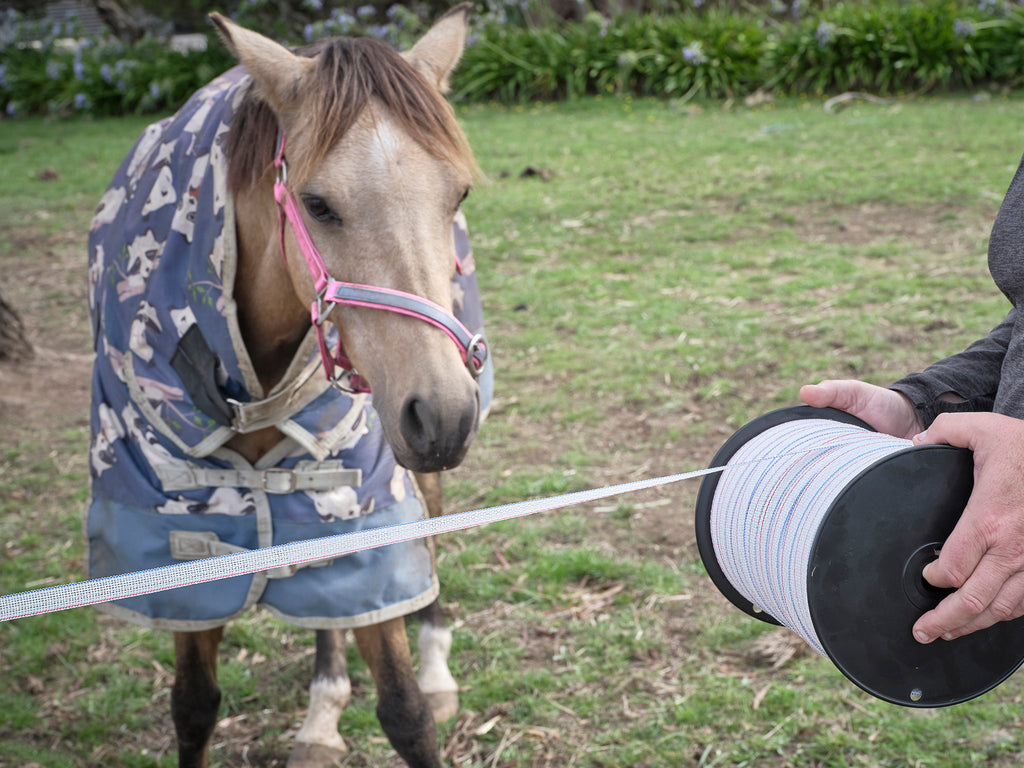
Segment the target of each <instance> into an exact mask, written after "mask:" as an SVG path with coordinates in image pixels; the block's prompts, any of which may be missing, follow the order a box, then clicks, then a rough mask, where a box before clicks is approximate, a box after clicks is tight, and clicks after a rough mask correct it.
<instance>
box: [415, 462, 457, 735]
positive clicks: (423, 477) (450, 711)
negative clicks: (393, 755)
mask: <svg viewBox="0 0 1024 768" xmlns="http://www.w3.org/2000/svg"><path fill="white" fill-rule="evenodd" d="M414 477H415V479H416V484H417V485H418V486H419V489H420V493H421V495H422V496H423V501H424V502H425V503H426V506H427V514H428V515H429V516H430V517H432V518H434V517H440V516H441V515H443V514H444V504H443V497H442V493H441V473H440V472H434V473H432V474H415V475H414ZM430 547H431V552H434V551H435V547H436V544H435V543H434V541H433V539H431V541H430ZM435 561H436V555H435ZM416 618H417V619H419V620H420V621H421V622H422V623H421V624H420V631H419V636H418V639H417V644H418V647H419V652H420V673H419V677H418V680H419V685H420V690H422V691H423V693H424V694H426V696H427V702H428V703H429V704H430V710H431V712H432V713H433V715H434V721H435V722H437V723H442V722H444V721H445V720H448V719H450V718H452V717H455V715H456V714H457V713H458V711H459V686H458V683H456V682H455V678H454V677H452V673H451V671H450V670H449V669H448V656H449V654H450V653H451V648H452V631H451V630H450V629H448V627H447V626H446V625H445V619H444V613H443V612H442V610H441V600H440V598H438V599H437V600H435V601H434V602H432V603H431V604H430V605H428V606H427V607H426V608H423V609H422V610H420V611H419V612H418V613H417V614H416Z"/></svg>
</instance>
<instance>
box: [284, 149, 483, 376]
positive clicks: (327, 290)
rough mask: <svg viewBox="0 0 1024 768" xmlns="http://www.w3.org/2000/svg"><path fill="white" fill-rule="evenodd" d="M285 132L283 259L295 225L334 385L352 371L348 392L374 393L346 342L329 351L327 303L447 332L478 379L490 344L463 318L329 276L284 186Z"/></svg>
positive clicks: (319, 340)
mask: <svg viewBox="0 0 1024 768" xmlns="http://www.w3.org/2000/svg"><path fill="white" fill-rule="evenodd" d="M284 145H285V139H284V133H283V132H282V133H279V134H278V142H277V153H276V155H275V157H274V167H275V168H276V169H277V176H276V178H275V180H274V199H275V200H276V201H277V206H278V219H279V223H280V226H279V229H280V239H281V257H282V258H286V255H285V246H284V227H285V222H286V221H287V222H288V223H289V224H291V227H292V233H293V234H294V235H295V240H296V241H297V242H298V244H299V250H300V251H301V252H302V256H303V258H304V259H305V260H306V266H307V267H308V268H309V272H310V275H311V276H312V277H313V288H314V290H315V291H316V300H315V301H314V302H313V303H312V305H311V307H310V314H311V318H312V322H313V325H314V327H315V328H316V333H317V346H318V348H319V350H320V359H321V361H322V362H323V366H324V373H325V374H326V375H327V378H328V379H330V380H331V381H333V382H335V383H338V382H339V380H340V379H341V376H335V375H334V371H335V368H337V367H340V368H344V369H346V370H349V371H351V373H352V376H351V386H350V387H348V388H349V389H352V390H353V391H357V392H369V391H370V389H369V387H368V386H367V385H366V384H365V383H364V381H363V380H362V379H361V378H360V377H359V375H358V374H356V373H355V371H352V366H351V362H350V361H349V359H348V357H347V356H346V355H345V353H344V351H343V350H342V348H341V340H340V339H339V340H338V350H337V352H336V353H335V354H334V355H333V356H332V355H331V353H330V351H329V350H328V348H327V341H326V339H325V338H324V331H323V323H324V321H325V320H326V319H327V316H328V315H329V314H330V307H326V306H325V304H344V305H347V306H353V307H368V308H372V309H383V310H387V311H389V312H396V313H398V314H401V315H406V316H407V317H412V318H415V319H417V320H422V321H423V322H426V323H429V324H430V325H432V326H434V327H435V328H438V329H440V330H442V331H444V332H445V333H446V334H447V335H448V337H449V338H450V339H451V340H452V341H453V342H455V346H456V347H458V348H459V354H460V355H461V356H462V361H463V362H464V363H465V364H466V368H467V369H468V370H469V372H470V374H471V375H472V376H473V378H477V377H478V376H479V375H480V373H481V372H482V371H483V369H484V366H485V365H486V364H487V345H486V344H485V343H484V340H483V337H482V336H481V335H480V334H475V335H474V334H472V333H470V331H469V329H467V328H466V326H465V325H463V324H462V323H461V322H459V319H458V318H457V317H455V316H454V315H453V314H452V313H451V312H449V311H447V310H445V309H444V308H442V307H441V306H439V305H437V304H435V303H434V302H432V301H429V300H427V299H424V298H421V297H419V296H414V295H413V294H411V293H406V292H404V291H396V290H393V289H390V288H379V287H376V286H371V285H361V284H357V283H342V282H340V281H338V280H335V279H334V278H332V277H331V276H330V275H329V274H328V273H327V265H326V264H324V260H323V257H322V256H321V255H320V251H318V250H317V247H316V245H315V244H314V243H313V239H312V238H311V237H310V236H309V231H308V230H307V229H306V224H305V222H303V220H302V216H301V214H300V213H299V208H298V206H297V205H296V204H295V198H294V197H293V196H292V194H291V193H290V192H289V191H288V187H287V186H285V182H286V181H287V180H288V164H287V163H286V162H285V158H284ZM456 269H457V271H458V272H460V273H461V272H462V265H461V263H459V261H458V257H456Z"/></svg>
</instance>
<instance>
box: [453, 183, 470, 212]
mask: <svg viewBox="0 0 1024 768" xmlns="http://www.w3.org/2000/svg"><path fill="white" fill-rule="evenodd" d="M470 189H471V188H470V187H466V188H465V189H464V190H463V192H462V197H460V198H459V202H457V203H456V204H455V210H456V211H457V210H459V209H460V208H461V207H462V204H463V203H464V202H466V198H467V197H469V190H470Z"/></svg>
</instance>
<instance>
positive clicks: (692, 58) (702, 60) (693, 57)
mask: <svg viewBox="0 0 1024 768" xmlns="http://www.w3.org/2000/svg"><path fill="white" fill-rule="evenodd" d="M683 60H684V61H685V62H686V63H687V64H689V65H690V66H694V67H697V66H700V65H701V64H707V62H708V57H707V56H705V55H704V51H702V50H701V46H700V42H699V41H694V42H692V43H690V44H689V45H687V46H686V47H685V48H683Z"/></svg>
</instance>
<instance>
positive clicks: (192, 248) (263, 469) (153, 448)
mask: <svg viewBox="0 0 1024 768" xmlns="http://www.w3.org/2000/svg"><path fill="white" fill-rule="evenodd" d="M250 86H251V78H250V77H249V75H248V74H247V72H246V71H245V69H244V68H241V67H236V68H235V69H232V70H230V71H229V72H227V73H225V74H224V75H222V76H221V77H219V78H217V79H216V80H214V81H212V82H211V83H210V84H209V85H207V86H206V87H204V88H203V89H201V90H199V91H198V92H196V94H195V95H194V96H193V97H192V98H191V99H190V100H189V101H188V103H187V104H185V106H183V107H182V109H181V110H180V111H179V112H178V113H177V114H175V115H173V116H171V117H168V118H166V119H164V120H161V121H159V122H157V123H154V124H153V125H150V126H149V127H148V128H146V129H145V131H144V132H143V134H142V136H141V137H140V138H139V140H138V142H137V143H136V145H135V147H133V149H132V150H131V151H130V153H129V154H128V156H127V157H126V158H125V161H124V163H123V164H122V165H121V167H120V168H119V169H118V171H117V172H116V173H115V175H114V178H113V180H112V182H111V184H110V187H109V188H108V189H107V191H106V192H105V193H104V195H103V198H102V200H101V201H100V205H99V208H98V209H97V211H96V214H95V216H94V217H93V220H92V224H91V226H90V233H89V286H88V287H89V308H90V318H91V320H92V328H93V330H94V333H95V336H94V343H95V349H96V357H95V362H94V366H93V386H92V406H91V430H90V431H91V438H90V451H89V467H90V475H91V485H90V497H89V502H88V507H87V511H86V521H85V529H86V535H87V538H88V558H89V575H90V577H91V578H105V577H108V576H115V575H118V574H123V573H129V572H134V571H140V570H147V569H151V568H159V567H162V566H166V565H173V564H175V563H179V564H180V561H181V558H180V557H176V555H181V554H182V552H185V551H191V552H193V554H194V555H195V556H199V557H204V556H207V555H212V554H215V553H216V552H220V551H228V550H229V549H230V550H231V551H235V549H232V548H236V549H238V550H246V551H250V550H256V549H259V548H262V547H268V546H277V545H288V544H291V543H293V542H298V541H305V540H308V539H315V538H321V537H324V536H333V535H343V534H347V533H355V532H359V531H363V530H367V529H371V528H376V527H379V526H387V525H400V524H403V523H407V522H415V521H421V520H423V519H425V518H426V510H425V508H424V506H423V504H421V502H420V500H419V498H418V496H417V492H416V489H415V486H414V484H413V481H412V478H411V477H410V475H409V473H408V472H407V471H406V470H405V469H404V468H402V467H400V466H398V465H397V463H396V462H395V459H394V455H393V454H392V452H391V449H390V447H389V446H388V444H387V441H386V440H385V439H384V435H383V431H382V429H381V427H380V420H379V419H378V418H377V416H376V414H375V412H374V410H373V404H372V399H371V397H370V396H369V395H367V394H354V393H352V392H345V391H341V390H340V389H339V388H337V387H333V386H331V383H330V382H329V381H327V380H326V379H325V377H323V376H321V375H317V374H318V373H319V370H318V369H319V368H320V366H321V364H322V363H321V360H320V355H319V354H318V340H317V335H318V334H317V333H316V332H315V331H314V330H313V329H311V330H310V332H309V333H308V334H307V336H306V338H305V340H304V341H303V343H302V345H301V346H300V349H299V351H298V352H297V354H296V356H295V359H294V360H293V361H292V362H291V364H290V365H289V367H288V370H287V372H286V373H285V376H284V378H283V379H282V382H281V384H279V385H278V387H277V388H275V390H273V391H271V392H265V391H264V390H263V388H262V387H261V385H260V383H259V379H258V377H257V376H256V374H255V369H254V366H253V364H252V362H251V360H250V358H249V354H248V351H247V349H246V347H245V343H244V341H243V339H242V334H241V330H240V327H239V324H238V319H237V305H236V302H235V298H234V290H235V273H236V270H237V260H238V255H237V253H236V243H235V216H234V200H233V197H232V195H231V194H230V192H229V189H228V186H227V158H226V157H225V156H224V152H223V149H222V147H223V145H224V142H225V139H226V136H227V133H228V131H229V130H230V128H231V124H232V120H233V117H234V115H235V110H236V108H237V107H238V105H240V104H241V102H242V100H243V99H244V98H246V97H247V96H248V94H249V90H250ZM454 235H455V242H456V247H457V248H458V250H459V257H460V260H461V261H462V264H463V274H462V275H458V276H456V279H454V280H453V282H452V298H453V308H452V311H453V313H454V314H455V315H457V316H458V317H459V318H460V322H462V323H463V324H464V325H465V326H466V327H467V328H469V329H473V331H472V332H473V333H482V329H483V315H482V310H481V308H480V302H479V292H478V290H477V288H476V277H475V275H474V274H473V271H472V266H473V258H472V251H471V249H470V247H469V241H468V237H467V235H466V232H465V227H464V221H462V220H461V219H459V220H458V221H457V222H456V225H455V232H454ZM467 266H468V267H469V269H467ZM323 331H324V332H323V335H324V337H325V343H326V344H330V345H333V344H335V343H336V340H337V332H336V330H335V329H334V328H333V327H328V328H326V329H323ZM490 371H491V366H488V367H487V370H486V371H485V372H484V375H483V376H481V379H480V385H481V389H480V394H481V405H482V408H483V409H484V410H486V408H487V406H488V404H489V402H490V399H491V393H492V391H493V389H492V386H493V384H492V382H493V375H492V374H491V372H490ZM225 406H226V408H225ZM225 422H228V423H225ZM268 426H274V427H276V428H277V429H278V430H279V431H280V432H281V433H282V434H283V435H284V436H285V438H284V439H282V440H281V441H280V442H279V443H278V444H277V445H276V446H274V447H273V448H271V449H270V451H269V452H268V453H267V454H266V455H264V456H263V457H262V458H261V459H260V460H259V461H258V462H256V463H255V464H250V463H249V462H247V461H245V460H244V459H243V458H242V457H241V456H239V455H238V454H237V453H235V452H234V451H232V450H230V449H229V448H228V447H227V443H228V441H230V440H231V438H232V437H234V436H235V435H237V434H238V433H239V432H247V431H253V430H255V429H262V428H264V427H268ZM199 541H205V542H207V543H206V544H197V543H196V542H199ZM214 541H216V542H217V543H216V544H214V543H213V542H214ZM190 547H191V548H190ZM276 575H280V576H282V577H281V578H272V579H268V578H267V576H266V574H263V573H253V574H247V575H242V576H238V577H233V578H230V579H226V580H224V581H220V582H217V583H211V584H193V585H190V586H188V587H185V588H182V589H174V590H169V591H166V592H162V593H159V594H151V595H133V596H131V597H126V598H118V599H117V600H116V601H114V602H111V603H107V604H105V605H103V606H102V609H103V610H105V611H107V612H109V613H113V614H115V615H117V616H120V617H122V618H125V619H128V620H130V621H133V622H136V623H138V624H142V625H144V626H148V627H155V628H163V629H173V630H184V631H190V630H201V629H209V628H211V627H215V626H220V625H222V624H224V623H225V622H226V621H228V620H230V619H232V618H234V617H235V616H238V615H239V614H241V613H243V612H245V611H247V610H249V609H250V608H252V607H254V606H257V605H259V606H263V607H265V608H267V609H268V610H270V611H271V612H272V613H274V614H275V615H276V616H279V617H280V618H283V619H285V620H287V621H289V622H291V623H293V624H297V625H299V626H305V627H312V628H323V629H326V628H337V629H346V628H351V627H359V626H366V625H370V624H376V623H379V622H380V621H384V620H387V619H389V618H393V617H396V616H403V615H407V614H409V613H412V612H414V611H417V610H419V609H420V608H423V607H425V606H426V605H428V604H429V603H430V602H431V601H432V600H433V599H434V598H435V597H436V596H437V591H438V587H437V579H436V576H435V574H434V569H433V560H432V555H431V553H430V548H429V545H428V544H427V543H426V542H412V541H410V542H402V543H398V544H396V545H394V546H388V547H383V548H381V549H379V550H375V551H374V552H366V553H352V554H346V555H345V556H343V557H336V558H333V559H331V560H330V562H328V563H325V564H323V567H318V568H302V569H299V570H294V569H293V572H292V573H291V575H287V574H284V573H283V572H281V574H276Z"/></svg>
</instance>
